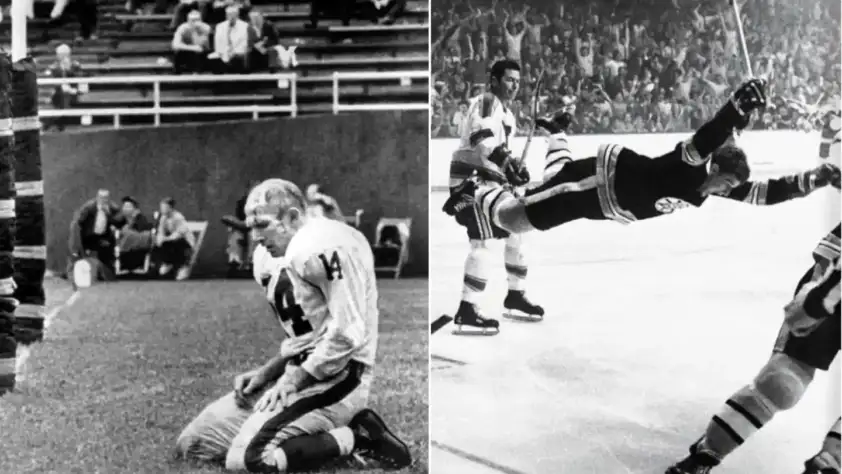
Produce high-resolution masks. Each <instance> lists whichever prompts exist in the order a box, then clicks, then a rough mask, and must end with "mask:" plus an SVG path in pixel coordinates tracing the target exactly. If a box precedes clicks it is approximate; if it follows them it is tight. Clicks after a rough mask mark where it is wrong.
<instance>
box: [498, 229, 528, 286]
mask: <svg viewBox="0 0 842 474" xmlns="http://www.w3.org/2000/svg"><path fill="white" fill-rule="evenodd" d="M522 243H523V237H522V236H520V235H517V234H514V235H510V236H509V238H508V239H506V248H505V252H504V254H503V255H504V259H505V262H506V279H507V280H508V282H509V290H510V291H523V290H524V286H525V283H526V274H527V271H528V268H527V266H526V258H525V257H524V255H523V245H522Z"/></svg>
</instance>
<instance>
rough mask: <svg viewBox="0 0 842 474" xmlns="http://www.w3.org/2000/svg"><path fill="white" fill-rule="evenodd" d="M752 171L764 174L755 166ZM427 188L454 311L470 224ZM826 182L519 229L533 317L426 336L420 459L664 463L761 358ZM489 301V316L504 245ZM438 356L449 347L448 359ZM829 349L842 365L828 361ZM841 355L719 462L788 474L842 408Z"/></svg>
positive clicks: (509, 468)
mask: <svg viewBox="0 0 842 474" xmlns="http://www.w3.org/2000/svg"><path fill="white" fill-rule="evenodd" d="M758 177H762V176H758ZM444 199H445V195H444V194H443V193H434V194H433V197H432V199H431V206H430V208H431V209H432V216H431V221H430V224H431V225H430V228H431V229H436V232H434V233H432V234H431V236H430V242H431V250H432V251H431V259H430V285H431V302H430V309H431V316H432V317H433V318H436V317H438V316H439V315H441V314H444V313H447V314H452V313H453V312H454V311H455V310H456V308H457V305H458V301H459V298H460V291H461V281H462V266H463V264H464V257H465V255H466V252H467V250H468V244H467V238H466V237H465V235H464V233H463V231H462V229H461V228H460V227H458V226H457V225H456V224H455V222H454V221H452V219H451V218H449V217H448V216H446V215H444V214H443V213H441V212H439V211H438V210H439V209H441V205H442V204H443V203H444ZM839 212H840V210H839V194H838V192H836V191H835V190H832V189H825V190H821V191H818V192H817V193H815V194H813V195H812V196H810V197H808V198H805V199H801V200H797V201H793V202H789V203H784V204H780V205H777V206H770V207H754V206H750V205H748V204H742V203H734V202H731V201H727V200H723V199H711V200H710V201H709V202H708V203H706V204H705V205H704V206H703V208H700V209H687V210H683V211H679V212H677V213H676V214H674V215H671V216H665V217H662V218H658V219H654V220H650V221H645V222H638V223H634V224H632V225H630V226H622V225H620V224H616V223H613V222H576V223H572V224H569V225H566V226H564V227H561V228H558V229H555V230H552V231H549V232H546V233H533V234H530V235H528V236H527V237H526V240H525V242H526V244H525V249H526V252H527V258H528V259H529V262H530V266H529V268H530V270H529V278H528V293H529V295H530V297H531V298H532V300H533V301H535V302H536V303H538V304H541V305H543V306H544V307H545V308H546V310H547V316H546V319H545V321H544V322H542V323H517V322H511V321H509V320H505V319H501V321H502V322H501V334H499V335H498V336H493V337H470V336H455V335H452V334H451V331H452V329H453V326H452V325H449V326H446V327H445V328H443V329H442V330H440V331H439V332H437V333H436V334H434V335H432V337H431V343H430V344H431V353H432V355H433V357H434V361H433V362H434V369H433V373H432V378H431V384H432V387H431V399H430V403H431V410H430V416H431V433H432V440H433V442H434V443H435V444H434V446H433V449H432V450H431V453H432V454H431V457H432V459H431V471H430V472H432V473H433V474H445V473H465V474H471V473H474V472H476V473H493V472H510V473H553V474H557V473H564V474H568V473H569V474H589V473H595V474H596V473H598V474H615V473H616V474H626V473H636V474H637V473H639V474H643V473H651V474H659V473H662V472H663V471H664V470H665V469H666V467H667V466H668V465H669V464H670V463H671V462H673V461H674V460H677V459H679V458H681V457H683V456H684V454H685V453H686V450H687V446H688V445H689V444H690V443H692V442H693V441H694V440H695V439H697V438H698V436H699V435H700V434H701V432H702V430H703V429H704V427H705V425H706V424H707V422H708V420H709V419H710V417H711V415H713V414H714V413H715V411H717V410H718V409H719V407H720V406H721V404H722V403H723V402H724V401H725V400H726V399H727V398H728V397H729V396H730V395H731V394H732V393H733V392H734V391H736V390H737V389H739V388H740V387H742V386H743V385H745V384H746V383H748V382H749V381H750V380H751V379H752V378H753V376H754V375H755V374H756V373H757V371H758V369H760V367H761V366H762V365H763V364H764V363H765V361H766V360H767V358H768V357H769V355H770V351H771V349H772V346H773V344H774V340H775V337H776V336H777V333H778V330H779V328H780V323H781V320H782V318H783V312H782V308H783V306H784V304H785V303H786V302H787V301H788V299H789V298H790V297H791V294H792V291H793V289H794V286H795V284H796V282H797V281H798V279H799V278H800V277H801V275H802V274H803V273H804V272H805V271H806V269H807V268H808V266H809V265H811V262H812V260H811V252H812V250H813V248H814V247H815V245H816V243H817V242H818V241H819V239H821V237H823V236H824V235H825V234H826V233H827V232H828V231H829V230H831V229H832V228H833V227H834V226H835V224H836V223H838V221H839ZM493 249H495V250H494V251H493V254H494V255H495V263H494V265H493V268H494V269H495V273H494V275H493V277H492V279H491V281H490V282H489V287H488V289H487V290H486V293H485V299H484V302H483V305H482V307H483V310H484V312H485V313H486V315H488V316H492V317H498V318H499V317H500V314H501V312H502V302H503V298H504V296H505V292H506V280H505V271H504V269H503V261H502V255H503V243H502V242H496V243H495V245H494V246H493ZM436 356H441V357H444V358H448V359H453V360H457V361H461V362H463V363H464V365H454V364H450V363H448V362H447V361H441V360H439V361H437V360H436ZM837 362H838V361H837ZM839 380H840V379H839V365H838V363H837V364H834V366H833V367H832V369H831V373H830V374H827V373H820V374H819V375H817V377H816V380H815V381H814V383H813V385H812V386H811V387H810V388H809V390H808V393H807V394H806V395H805V397H804V398H803V400H802V401H801V403H800V404H799V405H798V406H797V407H795V408H793V409H792V410H790V411H788V412H785V413H781V414H780V415H779V416H777V417H776V418H775V420H773V421H772V422H771V423H770V424H769V425H767V426H766V427H765V428H764V429H763V430H762V431H761V432H760V433H758V434H757V435H755V436H754V437H753V438H751V439H750V440H749V441H747V442H746V443H745V445H744V446H743V447H742V448H741V449H740V450H739V451H737V452H736V453H734V454H733V455H732V456H730V457H729V458H728V459H727V460H726V462H725V463H723V465H722V466H721V468H720V469H718V470H717V471H715V472H716V473H717V474H737V473H739V474H746V473H764V474H798V473H800V472H801V471H800V470H799V469H800V468H801V466H802V463H803V462H804V460H805V459H806V458H808V457H810V456H812V455H813V454H814V453H815V452H816V451H817V450H818V449H819V447H820V445H821V442H822V440H823V438H824V435H825V433H826V431H827V429H828V428H829V427H830V425H831V424H832V423H833V421H835V417H837V416H838V415H839V411H840V407H839V405H840V401H839V400H840V390H839V386H840V382H839Z"/></svg>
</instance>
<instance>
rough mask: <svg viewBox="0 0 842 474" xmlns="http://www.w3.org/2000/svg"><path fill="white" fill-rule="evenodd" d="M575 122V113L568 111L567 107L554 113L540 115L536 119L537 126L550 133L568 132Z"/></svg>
mask: <svg viewBox="0 0 842 474" xmlns="http://www.w3.org/2000/svg"><path fill="white" fill-rule="evenodd" d="M572 123H573V115H571V114H570V112H568V110H567V108H566V107H565V108H564V109H561V110H559V111H557V112H556V113H555V114H553V115H548V116H546V117H540V118H538V119H537V120H535V126H536V127H538V128H540V129H541V130H544V131H545V132H547V133H548V134H550V135H555V134H557V133H561V132H565V133H566V132H567V129H568V128H570V125H571V124H572Z"/></svg>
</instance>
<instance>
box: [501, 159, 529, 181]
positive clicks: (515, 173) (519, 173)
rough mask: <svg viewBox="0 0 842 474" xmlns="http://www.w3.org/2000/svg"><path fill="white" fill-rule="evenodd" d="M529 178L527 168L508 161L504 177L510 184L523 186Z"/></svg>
mask: <svg viewBox="0 0 842 474" xmlns="http://www.w3.org/2000/svg"><path fill="white" fill-rule="evenodd" d="M531 178H532V177H531V176H530V175H529V170H528V169H526V166H523V164H520V165H517V164H515V163H514V162H510V164H509V166H508V167H507V168H506V179H507V180H508V181H509V183H510V184H511V185H512V186H515V187H517V186H523V185H525V184H527V183H529V180H530V179H531Z"/></svg>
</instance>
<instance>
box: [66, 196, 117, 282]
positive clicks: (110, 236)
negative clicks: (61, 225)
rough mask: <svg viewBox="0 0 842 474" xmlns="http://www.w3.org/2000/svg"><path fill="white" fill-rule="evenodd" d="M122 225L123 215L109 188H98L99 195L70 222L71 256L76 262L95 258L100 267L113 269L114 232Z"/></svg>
mask: <svg viewBox="0 0 842 474" xmlns="http://www.w3.org/2000/svg"><path fill="white" fill-rule="evenodd" d="M122 224H123V216H122V215H121V214H120V209H119V208H118V207H117V205H116V204H114V203H112V202H111V194H110V193H109V192H108V190H107V189H100V190H99V191H97V194H96V198H94V199H91V200H90V201H88V202H86V203H85V204H83V205H82V207H80V208H79V210H78V211H76V213H75V214H74V216H73V220H72V221H71V224H70V242H69V247H70V255H71V259H72V261H73V262H75V261H76V260H79V259H83V258H88V257H93V258H95V259H96V260H98V261H99V263H100V264H101V269H102V270H104V271H106V273H107V272H109V271H110V272H112V273H113V271H114V245H115V239H114V232H113V228H119V227H121V226H122Z"/></svg>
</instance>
